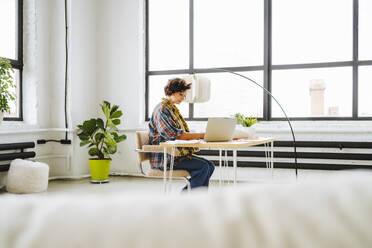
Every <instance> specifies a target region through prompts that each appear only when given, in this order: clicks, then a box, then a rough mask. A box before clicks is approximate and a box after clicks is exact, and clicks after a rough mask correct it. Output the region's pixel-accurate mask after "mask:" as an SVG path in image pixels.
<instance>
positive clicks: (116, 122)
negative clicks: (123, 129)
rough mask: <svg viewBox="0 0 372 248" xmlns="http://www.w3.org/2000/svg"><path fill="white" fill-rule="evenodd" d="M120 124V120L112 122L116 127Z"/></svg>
mask: <svg viewBox="0 0 372 248" xmlns="http://www.w3.org/2000/svg"><path fill="white" fill-rule="evenodd" d="M120 122H121V121H120V119H115V120H112V123H113V124H114V125H119V124H120Z"/></svg>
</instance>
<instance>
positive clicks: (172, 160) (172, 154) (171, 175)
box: [168, 147, 175, 193]
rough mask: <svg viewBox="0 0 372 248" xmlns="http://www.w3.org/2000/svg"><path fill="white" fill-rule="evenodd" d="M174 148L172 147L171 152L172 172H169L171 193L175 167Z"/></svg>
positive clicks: (169, 190)
mask: <svg viewBox="0 0 372 248" xmlns="http://www.w3.org/2000/svg"><path fill="white" fill-rule="evenodd" d="M174 149H175V148H174V147H172V151H171V161H170V170H169V185H168V192H169V193H170V192H171V190H172V177H173V166H174V153H175V152H174Z"/></svg>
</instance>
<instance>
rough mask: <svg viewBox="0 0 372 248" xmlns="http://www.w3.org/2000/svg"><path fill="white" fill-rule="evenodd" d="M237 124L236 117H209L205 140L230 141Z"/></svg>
mask: <svg viewBox="0 0 372 248" xmlns="http://www.w3.org/2000/svg"><path fill="white" fill-rule="evenodd" d="M235 126H236V119H235V118H208V123H207V129H206V131H205V136H204V140H205V141H206V142H217V141H230V140H231V139H232V137H233V135H234V130H235Z"/></svg>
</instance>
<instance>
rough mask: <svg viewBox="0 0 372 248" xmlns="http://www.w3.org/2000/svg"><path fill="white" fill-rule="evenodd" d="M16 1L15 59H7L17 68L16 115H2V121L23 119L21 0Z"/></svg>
mask: <svg viewBox="0 0 372 248" xmlns="http://www.w3.org/2000/svg"><path fill="white" fill-rule="evenodd" d="M15 1H17V10H16V15H17V16H16V19H17V27H16V28H17V30H16V31H17V41H16V43H17V44H16V46H17V59H16V60H14V59H9V58H8V59H9V61H10V64H11V65H12V67H13V69H16V70H19V82H18V87H19V89H17V90H18V92H19V95H18V101H19V104H18V107H19V109H18V117H4V121H23V90H22V82H23V0H15Z"/></svg>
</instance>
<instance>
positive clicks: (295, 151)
mask: <svg viewBox="0 0 372 248" xmlns="http://www.w3.org/2000/svg"><path fill="white" fill-rule="evenodd" d="M213 70H217V71H223V72H229V73H232V74H235V75H237V76H240V77H242V78H245V79H247V80H249V81H251V82H252V83H254V84H255V85H257V86H258V87H260V88H262V89H263V90H264V92H265V93H266V94H268V95H269V96H271V98H272V99H274V101H275V102H276V103H277V104H278V105H279V107H280V109H281V110H282V112H283V114H284V116H285V118H286V120H287V122H288V125H289V127H290V129H291V133H292V138H293V148H294V159H295V169H296V178H297V174H298V173H297V170H298V166H297V149H296V138H295V135H294V132H293V128H292V125H291V121H290V120H289V118H288V116H287V114H286V112H285V111H284V109H283V107H282V105H280V103H279V102H278V100H277V99H276V98H275V97H274V96H273V95H272V94H271V93H270V91H268V90H267V89H266V88H265V87H263V86H261V85H259V84H258V83H257V82H255V81H254V80H252V79H250V78H249V77H246V76H244V75H242V74H239V73H237V72H234V71H230V70H226V69H222V68H213Z"/></svg>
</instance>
